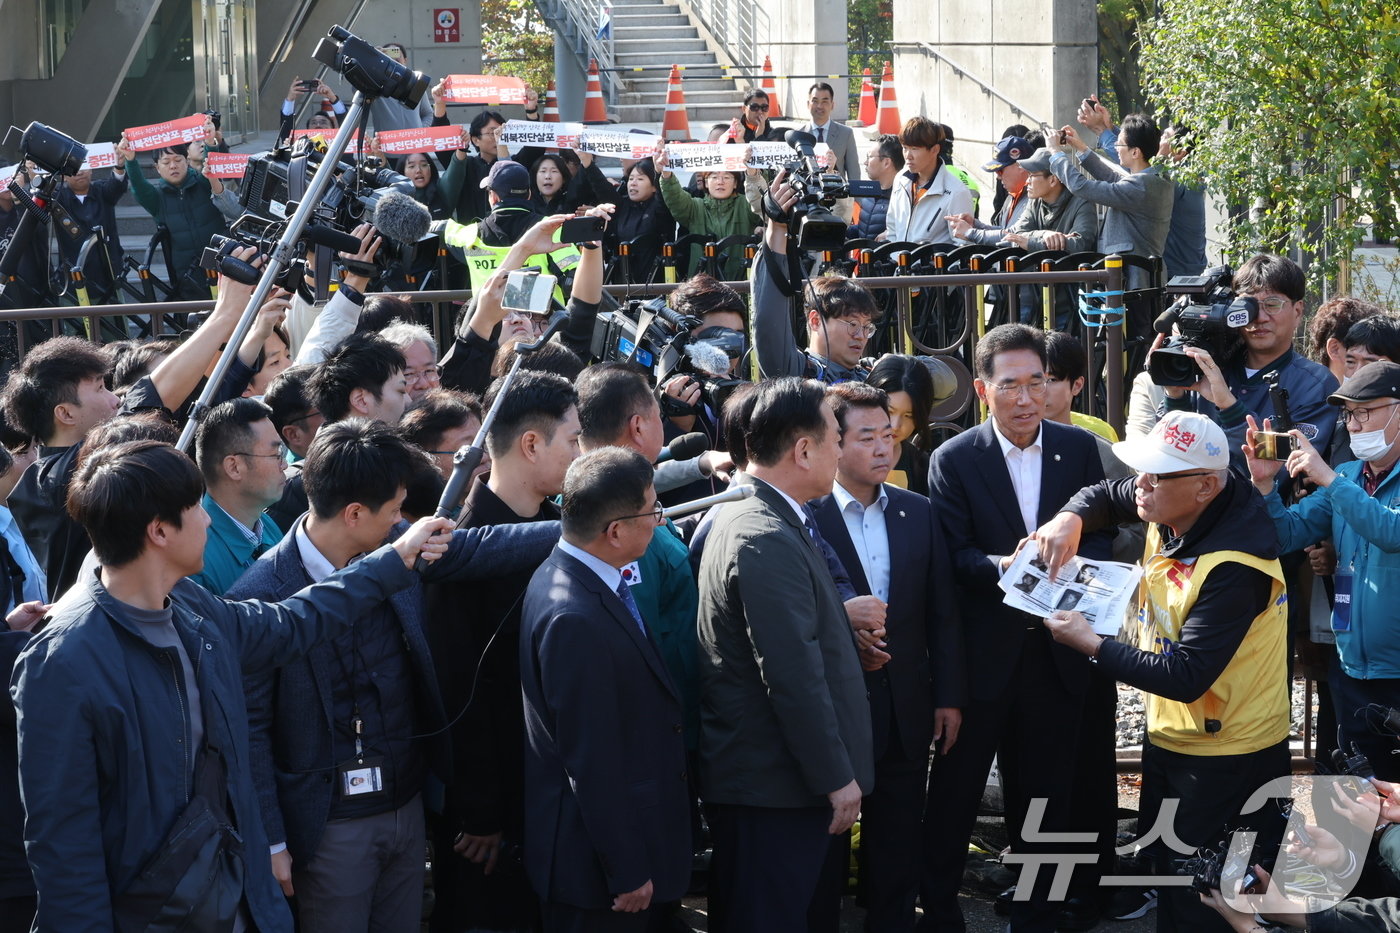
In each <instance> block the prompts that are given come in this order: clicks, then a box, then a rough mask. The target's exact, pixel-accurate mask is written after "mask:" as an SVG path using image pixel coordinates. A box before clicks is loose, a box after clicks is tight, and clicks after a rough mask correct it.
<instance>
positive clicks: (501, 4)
mask: <svg viewBox="0 0 1400 933" xmlns="http://www.w3.org/2000/svg"><path fill="white" fill-rule="evenodd" d="M481 63H482V65H481V67H482V70H483V71H485V72H486V73H488V74H497V75H511V76H512V77H516V78H520V79H521V80H522V81H524V82H525V83H526V85H528V86H529V87H533V88H535V89H536V90H538V91H539V92H540V99H541V100H542V101H543V99H544V89H545V86H546V85H547V84H549V81H550V79H551V78H553V77H554V33H553V31H552V30H550V28H549V26H547V25H546V24H545V21H544V17H542V16H541V15H540V12H539V10H538V9H536V8H535V4H534V2H533V0H483V2H482V4H481Z"/></svg>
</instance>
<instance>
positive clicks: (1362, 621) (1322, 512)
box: [1264, 460, 1400, 680]
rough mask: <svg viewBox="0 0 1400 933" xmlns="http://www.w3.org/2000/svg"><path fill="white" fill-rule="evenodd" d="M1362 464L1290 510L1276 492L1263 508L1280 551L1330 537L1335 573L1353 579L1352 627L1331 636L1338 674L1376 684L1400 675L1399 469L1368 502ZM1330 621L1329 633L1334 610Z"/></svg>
mask: <svg viewBox="0 0 1400 933" xmlns="http://www.w3.org/2000/svg"><path fill="white" fill-rule="evenodd" d="M1362 466H1363V464H1362V462H1361V461H1360V460H1353V461H1351V462H1350V463H1344V464H1342V465H1341V466H1340V467H1338V468H1337V479H1336V480H1334V481H1333V482H1332V485H1331V486H1328V487H1327V488H1325V489H1318V490H1317V491H1315V492H1313V493H1312V494H1311V495H1309V496H1307V497H1305V498H1304V499H1302V500H1301V501H1300V502H1299V503H1298V504H1297V505H1294V506H1292V507H1290V508H1284V505H1283V501H1282V500H1281V499H1280V498H1279V495H1278V492H1277V490H1275V491H1274V492H1271V493H1269V495H1267V496H1266V497H1265V498H1264V502H1265V504H1267V505H1268V507H1269V515H1270V516H1271V517H1272V518H1273V520H1274V528H1275V529H1276V530H1277V531H1278V541H1279V550H1280V551H1281V552H1283V553H1288V552H1289V551H1295V550H1299V549H1300V548H1304V547H1307V546H1308V545H1310V544H1316V543H1317V542H1318V541H1321V540H1322V539H1323V538H1327V537H1330V538H1331V539H1332V542H1333V544H1334V545H1335V546H1336V548H1337V573H1338V574H1339V575H1340V574H1343V573H1345V572H1346V571H1348V570H1350V571H1351V573H1352V587H1351V589H1352V592H1351V627H1350V630H1348V631H1341V632H1337V633H1336V634H1337V653H1338V654H1339V655H1340V656H1341V661H1342V670H1344V671H1346V673H1347V674H1348V675H1350V676H1352V677H1356V678H1359V679H1361V680H1376V679H1381V678H1393V677H1400V601H1397V600H1396V598H1395V594H1396V592H1397V591H1400V471H1397V470H1392V471H1391V472H1390V474H1389V475H1387V476H1386V477H1385V479H1383V480H1381V484H1380V486H1378V487H1377V488H1376V494H1375V495H1374V496H1368V495H1366V490H1365V489H1364V488H1363V487H1362V485H1361V470H1362ZM1332 621H1333V627H1334V628H1335V627H1336V624H1337V614H1336V612H1335V611H1334V612H1333V616H1332Z"/></svg>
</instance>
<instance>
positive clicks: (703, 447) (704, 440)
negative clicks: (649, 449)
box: [656, 431, 710, 463]
mask: <svg viewBox="0 0 1400 933" xmlns="http://www.w3.org/2000/svg"><path fill="white" fill-rule="evenodd" d="M709 449H710V439H709V438H708V437H706V436H705V435H704V434H703V433H702V432H700V431H691V432H690V433H689V434H682V435H681V436H680V437H678V438H676V439H675V440H674V441H672V442H671V443H669V444H667V445H666V446H665V447H663V448H661V455H660V456H658V457H657V458H656V462H657V463H665V462H666V461H667V460H694V459H695V458H696V457H698V456H700V455H701V454H703V453H704V452H705V451H707V450H709Z"/></svg>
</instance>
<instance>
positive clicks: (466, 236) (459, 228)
mask: <svg viewBox="0 0 1400 933" xmlns="http://www.w3.org/2000/svg"><path fill="white" fill-rule="evenodd" d="M480 229H481V227H480V224H475V223H472V224H459V223H457V222H456V221H452V220H449V221H447V223H446V224H444V225H443V230H442V239H443V242H444V243H445V244H446V245H448V246H456V247H458V248H460V249H461V250H462V260H463V261H464V262H465V263H466V265H467V274H468V275H469V276H470V277H471V289H472V291H473V292H480V291H481V289H482V287H483V286H485V285H486V280H487V279H489V278H491V276H492V275H493V274H494V273H495V271H496V270H497V269H499V268H500V267H501V262H502V260H504V259H505V258H506V253H509V252H510V246H509V245H507V246H487V245H486V244H485V243H483V242H481V237H480V235H479V234H480ZM554 239H555V241H556V242H557V241H558V239H559V231H558V230H556V231H554ZM550 258H552V259H553V260H554V265H555V266H556V267H557V268H558V269H559V270H560V271H562V272H565V273H567V272H568V271H569V270H570V269H572V268H573V267H574V266H576V265H578V260H579V253H578V248H577V247H575V246H572V245H570V246H565V247H564V248H563V249H560V250H556V251H554V252H553V253H550V254H548V256H546V255H539V256H531V257H530V258H529V259H527V260H525V265H526V266H534V267H536V268H538V269H539V270H540V271H541V272H544V273H549V274H551V275H552V274H553V271H552V270H551V269H550V267H549V262H548V260H549V259H550ZM554 297H555V298H556V299H558V301H559V303H560V304H563V303H564V302H565V300H566V298H565V296H564V289H563V283H562V282H560V283H557V284H556V285H555V287H554Z"/></svg>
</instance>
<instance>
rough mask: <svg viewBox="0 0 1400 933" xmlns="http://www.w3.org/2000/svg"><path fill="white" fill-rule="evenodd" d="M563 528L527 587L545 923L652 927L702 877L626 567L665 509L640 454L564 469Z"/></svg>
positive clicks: (676, 732) (663, 699)
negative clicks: (661, 908)
mask: <svg viewBox="0 0 1400 933" xmlns="http://www.w3.org/2000/svg"><path fill="white" fill-rule="evenodd" d="M562 509H563V522H562V525H563V537H562V538H561V539H560V541H559V543H558V544H557V545H556V546H555V549H554V553H553V554H551V555H550V556H549V559H548V560H547V561H545V563H544V565H543V566H541V567H540V569H539V570H538V571H536V572H535V576H534V578H533V579H532V580H531V581H530V587H529V589H528V590H526V592H525V607H524V610H523V613H522V617H521V629H520V682H521V687H522V689H523V692H524V694H525V728H526V749H525V869H526V871H527V872H528V873H529V876H530V882H531V884H533V885H534V887H535V891H536V893H538V894H539V896H540V899H541V900H542V901H543V905H542V914H543V918H544V929H545V933H592V931H604V930H618V931H639V933H640V931H645V930H647V929H649V928H652V927H654V926H655V921H656V920H658V919H659V918H655V917H653V916H651V915H652V913H653V912H652V911H651V910H650V907H651V905H652V904H653V903H656V904H665V903H668V902H671V901H677V900H679V899H680V898H681V896H682V895H683V894H684V893H685V889H686V885H687V884H688V882H689V880H690V859H691V855H690V802H689V801H690V798H689V790H688V783H687V775H686V756H685V740H684V737H683V731H684V729H683V726H682V723H681V720H682V713H681V700H680V694H679V693H678V692H677V690H676V687H675V685H674V684H673V683H672V682H671V677H670V675H669V674H668V673H667V671H666V666H665V665H664V664H663V663H662V661H661V654H660V652H659V651H658V650H657V648H656V645H655V644H654V643H653V642H652V640H651V638H650V637H649V633H648V629H647V622H646V620H645V619H643V618H642V615H641V613H640V612H639V611H638V610H637V604H636V602H635V601H634V600H633V599H632V593H631V587H630V586H629V585H628V584H627V582H626V581H624V580H623V576H622V568H623V567H625V566H627V565H628V564H630V563H632V562H633V561H636V560H637V559H638V558H640V557H641V556H642V554H643V553H645V552H646V549H647V547H648V546H649V545H650V544H651V539H652V533H653V532H654V531H655V530H656V526H657V525H658V524H659V523H660V521H661V504H660V503H659V502H657V500H656V489H655V486H654V485H653V470H652V466H651V464H650V463H648V462H647V460H646V458H645V457H643V456H642V455H641V454H639V453H637V452H636V451H634V450H627V449H623V448H620V447H604V448H601V449H599V450H595V451H593V452H591V453H588V454H585V455H584V456H582V457H580V458H579V459H578V460H575V461H574V463H573V464H572V465H571V466H570V467H569V472H568V474H567V475H566V477H565V479H564V498H563V505H562Z"/></svg>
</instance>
